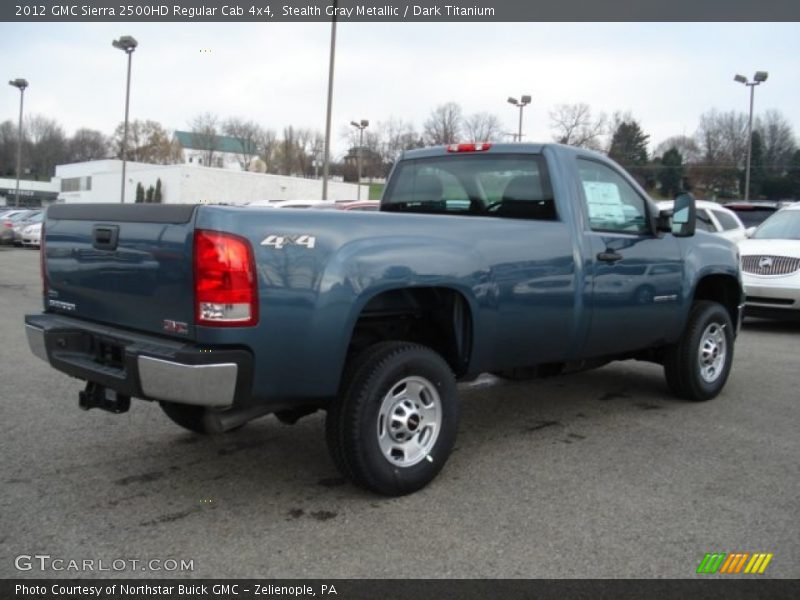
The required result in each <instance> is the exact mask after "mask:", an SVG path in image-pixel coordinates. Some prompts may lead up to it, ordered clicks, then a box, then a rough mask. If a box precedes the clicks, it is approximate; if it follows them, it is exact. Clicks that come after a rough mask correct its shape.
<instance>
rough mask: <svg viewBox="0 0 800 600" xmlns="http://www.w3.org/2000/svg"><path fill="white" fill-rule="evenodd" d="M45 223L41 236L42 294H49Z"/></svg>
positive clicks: (40, 269) (40, 266)
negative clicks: (45, 260) (45, 251)
mask: <svg viewBox="0 0 800 600" xmlns="http://www.w3.org/2000/svg"><path fill="white" fill-rule="evenodd" d="M44 258H45V253H44V223H42V231H41V234H40V236H39V272H40V273H41V276H42V296H47V267H46V266H45V264H44Z"/></svg>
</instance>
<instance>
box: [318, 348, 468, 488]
mask: <svg viewBox="0 0 800 600" xmlns="http://www.w3.org/2000/svg"><path fill="white" fill-rule="evenodd" d="M407 378H415V379H416V380H418V381H421V382H423V384H430V385H429V386H428V387H426V388H425V389H426V390H427V391H425V392H424V395H425V397H426V398H427V400H428V402H430V405H431V406H433V405H436V406H437V407H438V409H437V410H438V412H437V415H438V417H437V419H438V421H436V422H437V423H438V427H434V428H431V429H429V430H428V431H433V430H437V431H438V434H437V435H435V436H433V435H431V437H429V438H428V440H429V443H431V444H432V445H431V446H430V448H428V450H427V451H425V452H423V453H422V454H420V456H419V457H418V461H417V462H413V460H412V459H409V460H408V462H409V465H408V466H405V465H402V464H397V463H396V462H392V461H390V459H389V458H388V457H387V456H386V455H385V454H384V451H383V450H382V449H381V445H380V442H379V423H384V425H385V427H384V433H385V435H384V436H383V438H384V442H386V440H387V439H389V438H388V437H387V436H388V435H389V424H388V423H387V422H386V417H384V420H382V421H379V415H380V414H381V410H382V406H383V405H384V404H387V405H391V404H392V402H394V400H387V398H388V394H389V392H390V391H395V390H397V391H398V392H404V390H406V389H407V387H409V386H410V384H409V386H406V384H404V383H403V382H404V381H405V380H406V379H407ZM431 392H435V393H433V394H432V395H431ZM402 395H403V394H398V395H397V397H400V396H402ZM394 397H395V396H393V398H394ZM419 397H422V396H419ZM434 397H435V398H436V399H435V400H434V399H433V398H434ZM422 403H423V404H424V401H422ZM409 406H410V405H409ZM416 408H417V409H419V408H420V406H419V405H417V406H416ZM398 410H404V409H403V408H402V407H400V408H399V409H398ZM411 410H412V411H413V407H411ZM393 414H397V413H393ZM415 414H417V415H418V414H424V413H422V412H419V413H416V412H409V413H408V415H407V416H406V426H407V427H409V431H410V432H411V434H410V435H411V437H413V438H414V439H418V440H419V441H422V440H423V439H424V436H425V435H426V431H425V425H427V424H423V423H422V419H423V418H424V417H422V418H420V419H419V420H415V419H414V415H415ZM391 416H392V415H390V417H391ZM458 420H459V402H458V393H457V391H456V383H455V378H454V376H453V372H452V371H451V370H450V367H449V366H448V364H447V363H446V362H445V361H444V359H443V358H442V357H441V356H439V355H438V354H437V353H436V352H434V351H432V350H430V349H429V348H426V347H424V346H420V345H418V344H412V343H409V342H381V343H378V344H375V345H374V346H371V347H369V348H368V349H367V350H366V351H365V352H362V353H361V354H360V355H358V356H357V357H356V358H355V359H354V360H353V361H352V362H351V363H350V364H349V365H348V368H347V369H346V374H345V377H344V381H343V385H342V392H341V393H340V395H339V397H338V398H337V399H336V400H334V401H332V403H331V404H330V406H329V407H328V416H327V419H326V422H325V429H326V437H327V442H328V449H329V451H330V453H331V456H332V458H333V461H334V463H335V464H336V466H337V468H338V469H339V470H340V471H341V473H342V474H343V475H344V476H345V477H347V478H348V479H350V480H351V481H352V482H353V483H355V484H356V485H359V486H362V487H364V488H367V489H368V490H371V491H373V492H375V493H378V494H383V495H386V496H402V495H404V494H409V493H411V492H415V491H417V490H419V489H421V488H423V487H424V486H425V485H427V484H428V483H429V482H430V481H431V480H433V478H434V477H436V475H437V474H438V473H439V471H440V470H441V469H442V467H443V466H444V463H445V462H446V461H447V458H448V456H449V455H450V452H451V451H452V449H453V444H454V443H455V440H456V434H457V432H458ZM429 422H430V420H429ZM414 423H416V424H414ZM417 427H419V429H417ZM400 435H402V433H401V434H400ZM398 444H402V443H401V442H398ZM405 458H406V457H405V455H403V458H400V457H399V456H395V459H394V460H396V461H400V462H403V461H404V460H405ZM412 463H413V464H412Z"/></svg>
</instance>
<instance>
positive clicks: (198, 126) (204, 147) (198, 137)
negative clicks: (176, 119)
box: [189, 112, 220, 167]
mask: <svg viewBox="0 0 800 600" xmlns="http://www.w3.org/2000/svg"><path fill="white" fill-rule="evenodd" d="M189 128H190V129H191V132H192V146H194V148H195V149H196V150H200V151H201V152H202V153H203V164H204V165H206V166H209V167H210V166H212V165H213V161H214V156H215V155H216V153H217V150H219V148H218V147H217V146H218V144H219V139H218V137H219V129H220V126H219V118H218V117H217V115H215V114H213V113H210V112H205V113H202V114H200V115H197V116H196V117H195V118H194V119H192V120H191V121H190V122H189Z"/></svg>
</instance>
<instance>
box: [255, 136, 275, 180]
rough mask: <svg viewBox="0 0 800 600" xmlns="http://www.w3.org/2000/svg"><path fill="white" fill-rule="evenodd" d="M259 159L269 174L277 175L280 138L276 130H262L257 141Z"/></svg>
mask: <svg viewBox="0 0 800 600" xmlns="http://www.w3.org/2000/svg"><path fill="white" fill-rule="evenodd" d="M257 147H258V157H259V158H260V159H261V160H262V162H263V163H264V170H265V171H266V172H267V173H276V172H277V170H276V165H275V159H276V153H277V150H278V136H277V135H275V130H274V129H263V128H262V129H261V134H260V135H259V138H258V140H257Z"/></svg>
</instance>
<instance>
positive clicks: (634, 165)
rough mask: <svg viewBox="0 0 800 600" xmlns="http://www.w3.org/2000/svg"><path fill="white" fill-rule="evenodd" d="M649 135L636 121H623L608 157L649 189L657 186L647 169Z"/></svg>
mask: <svg viewBox="0 0 800 600" xmlns="http://www.w3.org/2000/svg"><path fill="white" fill-rule="evenodd" d="M649 139H650V136H649V135H647V134H646V133H645V132H644V131H642V128H641V127H640V126H639V123H637V122H636V121H635V120H633V119H631V120H629V121H621V122H620V123H619V125H618V126H617V128H616V130H615V131H614V134H613V135H612V137H611V146H610V147H609V149H608V156H609V157H610V158H612V159H614V160H615V161H617V162H618V163H619V164H620V165H621V166H622V167H624V168H625V169H626V170H627V171H628V172H629V173H630V174H631V175H633V176H634V177H635V178H636V179H637V180H638V181H639V183H641V184H643V185H645V186H646V187H648V188H652V187H654V186H655V179H654V178H653V174H652V172H651V171H648V169H647V142H648V140H649Z"/></svg>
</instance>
